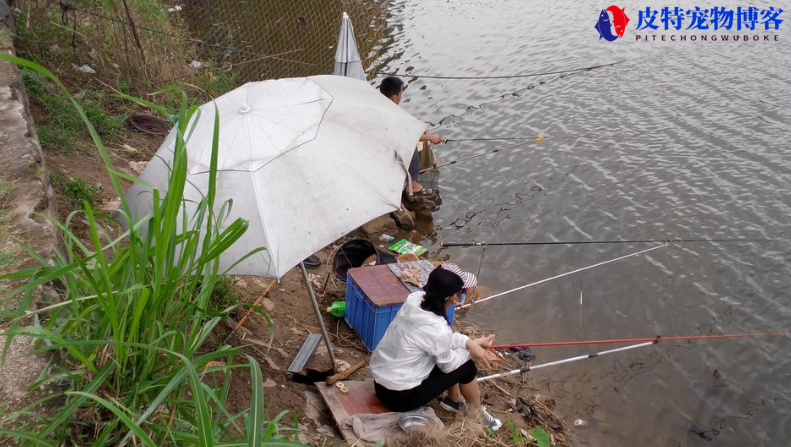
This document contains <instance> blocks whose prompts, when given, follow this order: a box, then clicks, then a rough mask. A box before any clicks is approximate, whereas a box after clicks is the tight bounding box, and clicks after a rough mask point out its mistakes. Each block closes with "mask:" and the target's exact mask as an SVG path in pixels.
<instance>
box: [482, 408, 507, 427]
mask: <svg viewBox="0 0 791 447" xmlns="http://www.w3.org/2000/svg"><path fill="white" fill-rule="evenodd" d="M481 415H482V416H483V423H484V424H486V426H487V427H489V429H490V430H492V431H497V430H499V429H500V427H502V426H503V423H502V421H500V420H499V419H497V418H496V417H494V416H492V415H491V414H489V412H488V411H486V407H481Z"/></svg>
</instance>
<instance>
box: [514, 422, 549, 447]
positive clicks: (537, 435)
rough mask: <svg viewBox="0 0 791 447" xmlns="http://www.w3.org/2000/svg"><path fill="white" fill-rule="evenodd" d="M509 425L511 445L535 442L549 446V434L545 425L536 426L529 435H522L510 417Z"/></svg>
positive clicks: (540, 446)
mask: <svg viewBox="0 0 791 447" xmlns="http://www.w3.org/2000/svg"><path fill="white" fill-rule="evenodd" d="M508 425H509V426H510V427H511V445H521V444H528V445H533V444H535V445H538V447H549V435H548V434H547V432H546V430H544V428H543V427H536V428H534V429H532V430H530V431H529V432H528V436H522V434H521V433H520V432H519V428H518V427H517V426H516V423H514V421H513V420H511V419H510V418H509V419H508Z"/></svg>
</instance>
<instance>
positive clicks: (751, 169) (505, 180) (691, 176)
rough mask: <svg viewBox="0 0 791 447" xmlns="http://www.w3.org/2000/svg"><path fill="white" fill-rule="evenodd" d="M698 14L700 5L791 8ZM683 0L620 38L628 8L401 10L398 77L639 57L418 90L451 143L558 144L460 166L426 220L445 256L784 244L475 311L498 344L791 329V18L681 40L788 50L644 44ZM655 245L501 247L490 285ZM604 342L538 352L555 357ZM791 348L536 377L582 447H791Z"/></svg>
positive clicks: (466, 262) (530, 294)
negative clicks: (647, 26) (603, 29)
mask: <svg viewBox="0 0 791 447" xmlns="http://www.w3.org/2000/svg"><path fill="white" fill-rule="evenodd" d="M693 3H694V5H693ZM693 3H690V2H683V6H684V7H691V6H700V7H701V8H702V9H703V8H710V7H713V6H715V5H716V6H726V7H728V8H731V9H734V10H735V9H736V7H738V6H742V7H748V6H757V7H758V8H759V9H763V8H768V7H769V6H774V7H775V8H776V9H777V8H782V7H783V6H786V5H782V4H781V2H774V3H773V2H771V1H749V2H743V3H738V2H733V1H725V2H711V1H700V2H697V3H695V2H693ZM681 4H682V3H681V2H676V3H672V2H671V3H656V2H654V3H645V2H629V3H627V4H626V5H625V6H626V14H627V15H628V16H629V17H630V19H631V21H630V22H629V24H628V26H627V31H626V35H625V36H624V38H622V39H619V40H616V41H614V42H606V41H605V40H603V39H602V40H597V38H598V33H597V31H596V30H595V29H594V25H595V23H596V20H597V18H598V14H599V11H600V10H601V9H602V8H606V7H607V6H609V3H596V2H592V1H588V0H586V1H562V2H526V1H517V0H501V1H497V2H491V1H486V2H480V1H471V0H442V1H438V0H422V1H420V2H417V1H395V2H393V4H392V5H391V11H390V12H391V17H390V18H389V26H390V27H391V32H392V35H391V38H392V42H393V44H392V45H391V46H390V47H389V49H388V50H387V54H385V55H384V56H383V57H382V58H381V59H380V60H382V61H387V62H383V63H382V66H380V67H379V69H380V70H381V71H384V72H399V73H404V72H405V71H407V70H410V71H411V72H412V73H413V74H426V75H435V76H495V75H512V74H525V73H540V72H555V71H560V70H570V69H575V68H582V67H589V66H595V65H601V64H609V63H613V62H618V61H625V62H623V63H620V64H617V65H613V66H610V67H603V68H598V69H595V70H590V71H582V72H578V73H574V74H570V75H565V76H564V75H547V76H540V77H531V78H511V79H492V80H443V79H423V78H410V77H405V79H406V80H407V81H408V83H409V87H408V89H407V92H406V94H405V98H406V100H407V102H406V103H404V104H403V106H404V107H405V108H406V109H407V110H409V111H410V112H412V113H413V114H414V115H415V116H417V117H418V118H420V119H423V120H425V121H430V122H432V123H435V124H436V125H437V132H438V133H440V134H441V135H443V136H444V137H446V138H456V139H461V138H493V137H535V136H536V135H538V134H543V135H545V137H546V139H545V140H544V141H543V142H541V143H540V144H539V145H530V146H527V147H524V148H519V149H511V150H508V151H503V152H501V153H498V154H495V155H491V156H486V157H480V158H477V159H474V160H471V161H468V162H464V163H459V164H457V165H454V166H452V167H449V168H443V169H442V170H441V174H440V178H439V180H440V185H441V188H442V198H443V203H442V205H441V207H440V209H438V210H437V211H436V212H435V213H433V215H432V216H431V218H429V219H428V220H424V221H423V222H422V225H423V229H424V230H425V232H426V233H427V235H428V236H429V239H430V240H427V241H426V245H429V246H430V247H431V249H432V250H433V251H434V252H435V253H436V252H437V250H439V241H469V240H472V239H475V240H479V241H481V240H483V241H490V242H502V241H546V240H558V241H568V240H610V239H621V240H626V239H646V238H647V239H668V238H768V239H775V240H777V241H776V242H752V243H740V244H736V243H695V244H692V243H688V244H679V245H672V246H670V247H667V248H662V249H658V250H655V251H653V252H651V253H649V254H647V255H641V256H638V257H633V258H629V259H628V260H624V261H619V262H617V263H613V264H608V265H606V266H603V267H599V268H596V269H593V270H589V271H586V272H584V273H583V274H576V275H572V276H568V277H565V278H562V279H559V280H556V281H552V282H549V283H546V284H544V285H541V286H536V287H533V288H529V289H526V290H523V291H521V292H516V293H513V294H511V295H508V296H505V297H503V298H500V299H497V300H493V301H491V302H489V303H486V304H481V305H480V306H479V307H477V308H473V309H472V310H471V311H470V312H469V313H468V314H467V317H468V318H470V319H471V320H472V321H474V322H477V323H479V324H481V325H484V326H488V327H493V328H497V334H498V341H499V342H517V343H519V342H541V341H559V340H584V339H604V338H623V337H650V336H653V335H657V334H661V335H665V336H670V335H696V334H720V333H742V332H762V331H768V330H771V331H785V330H788V329H789V323H788V322H789V319H791V307H789V304H790V303H791V256H790V252H791V232H790V231H789V225H791V199H789V195H788V191H789V188H790V187H791V151H789V141H791V21H789V20H788V19H791V11H786V12H784V13H783V14H782V15H781V16H780V18H784V19H786V20H787V21H785V22H783V23H782V24H781V26H780V30H778V31H768V32H765V31H763V25H759V27H758V29H760V31H747V32H746V33H745V32H744V30H742V31H741V32H736V31H735V26H734V31H730V32H726V33H722V32H712V31H711V30H709V31H706V32H702V31H698V32H692V30H688V31H685V30H684V29H683V28H686V25H687V23H688V22H684V27H683V28H682V30H681V31H667V32H664V34H666V35H667V36H668V37H667V39H670V37H669V36H670V35H671V34H675V35H676V36H677V37H676V38H677V39H678V38H679V37H678V36H681V35H686V36H688V37H687V38H688V39H689V36H691V35H693V34H694V35H697V36H699V35H701V34H706V35H708V36H711V35H712V34H716V35H718V36H719V35H722V34H731V35H733V34H742V35H743V34H749V35H750V36H752V35H759V36H762V35H764V34H768V35H769V36H770V41H763V40H762V41H759V42H754V41H752V40H751V41H749V42H744V41H741V40H740V41H739V42H738V43H734V42H732V41H728V42H722V41H721V40H718V41H716V42H711V41H705V42H702V41H700V40H699V38H698V40H696V41H695V42H691V41H689V40H687V41H686V42H679V41H675V42H671V41H665V42H662V41H661V40H657V41H648V42H646V41H645V40H641V41H636V40H635V36H636V35H637V34H643V35H645V34H657V35H660V36H661V34H663V31H662V30H661V25H660V30H658V31H655V32H653V31H652V32H651V33H646V32H645V31H640V32H638V31H635V27H636V25H637V23H638V12H637V11H638V10H639V9H645V7H647V6H650V7H652V8H653V9H661V8H662V7H664V6H669V7H671V8H672V7H674V6H681ZM619 6H624V5H620V4H619ZM785 9H788V8H785ZM775 35H777V36H778V39H779V41H774V40H773V39H774V37H773V36H775ZM657 39H661V37H657ZM731 39H732V38H731ZM761 39H763V38H762V37H761ZM380 78H381V76H380ZM512 143H514V142H510V143H509V142H497V141H490V142H452V143H448V144H447V145H445V146H441V147H440V148H439V149H438V150H437V156H438V157H439V162H440V163H442V162H445V161H449V160H453V159H456V158H460V157H464V156H469V155H472V154H476V153H481V152H484V151H488V150H493V149H497V148H501V147H505V146H507V145H509V144H512ZM649 247H651V245H649V244H635V245H577V246H530V247H490V248H488V249H487V250H486V256H485V259H484V260H483V263H482V266H481V271H480V280H481V282H482V283H483V284H485V285H487V286H488V287H489V288H491V290H492V292H494V293H496V292H500V291H504V290H508V289H511V288H514V287H517V286H520V285H523V284H527V283H529V282H533V281H536V280H539V279H543V278H546V277H549V276H553V275H556V274H559V273H562V272H566V271H569V270H573V269H576V268H579V267H584V266H588V265H591V264H594V263H596V262H599V261H603V260H607V259H612V258H615V257H618V256H621V255H625V254H629V253H633V252H636V251H639V250H641V249H645V248H649ZM439 252H440V253H441V254H442V255H446V256H449V257H450V258H451V259H453V260H454V261H455V262H458V263H459V264H460V265H462V266H463V267H465V268H467V269H469V270H472V271H476V270H477V269H478V264H479V262H480V259H481V249H480V248H475V249H471V248H464V249H462V248H448V249H444V250H440V251H439ZM580 292H582V297H583V300H582V302H583V304H582V307H581V308H580ZM609 346H610V347H611V346H612V345H609ZM599 347H600V348H601V349H606V348H607V346H599ZM599 347H591V348H584V349H583V348H578V347H572V348H536V349H535V351H536V353H537V354H538V355H539V359H538V362H546V361H551V360H555V359H560V358H564V357H569V356H572V355H579V354H581V353H587V352H592V350H596V348H599ZM789 353H791V340H789V339H783V338H773V339H769V338H755V339H737V340H723V341H705V342H701V341H698V342H694V343H689V342H665V343H662V344H660V345H657V346H655V347H648V348H642V349H641V350H633V351H628V352H625V353H622V354H615V355H612V356H608V357H601V358H597V359H592V360H585V361H583V362H578V363H575V364H569V365H565V366H560V367H557V368H554V369H552V370H549V369H547V370H544V371H537V372H536V373H534V380H535V383H536V386H537V387H539V388H540V389H543V390H544V391H543V392H542V393H543V394H544V395H546V396H551V397H553V398H555V399H557V401H558V405H559V407H560V411H561V413H562V414H565V415H567V416H568V417H569V419H570V421H573V420H574V419H577V418H580V419H583V420H585V421H587V422H588V424H589V425H588V426H587V427H584V428H580V429H577V430H576V435H575V437H576V441H577V443H578V444H579V445H591V446H604V445H609V446H698V445H722V446H748V445H786V444H787V442H788V441H787V438H788V437H789V436H791V401H790V400H791V393H790V392H789V385H788V384H789V383H791V368H790V367H791V360H789V358H791V356H789ZM570 421H569V422H570Z"/></svg>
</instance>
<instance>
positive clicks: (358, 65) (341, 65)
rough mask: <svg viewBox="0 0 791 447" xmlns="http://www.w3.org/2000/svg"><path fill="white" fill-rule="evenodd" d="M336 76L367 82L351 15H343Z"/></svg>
mask: <svg viewBox="0 0 791 447" xmlns="http://www.w3.org/2000/svg"><path fill="white" fill-rule="evenodd" d="M333 74H334V75H338V76H348V77H350V78H357V79H360V80H363V81H365V80H366V78H365V70H363V63H362V62H361V61H360V53H359V52H358V51H357V40H356V39H355V38H354V27H353V26H352V21H351V19H350V18H349V15H348V14H346V13H345V12H344V13H343V19H342V20H341V32H340V35H338V49H337V50H335V71H334V72H333Z"/></svg>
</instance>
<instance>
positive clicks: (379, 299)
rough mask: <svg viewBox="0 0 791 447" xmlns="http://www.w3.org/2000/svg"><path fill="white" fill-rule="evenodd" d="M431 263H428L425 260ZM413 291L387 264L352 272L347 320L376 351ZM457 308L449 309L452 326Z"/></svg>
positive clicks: (366, 343)
mask: <svg viewBox="0 0 791 447" xmlns="http://www.w3.org/2000/svg"><path fill="white" fill-rule="evenodd" d="M423 262H428V261H423ZM410 293H411V292H410V291H409V289H407V287H406V286H405V285H404V284H403V283H402V282H401V280H400V279H398V277H396V275H395V274H393V272H392V271H391V270H390V268H388V266H387V265H375V266H370V267H358V268H352V269H349V271H348V272H347V279H346V312H345V314H344V319H345V320H346V322H347V323H348V324H349V326H351V327H352V329H354V332H356V333H357V335H359V336H360V338H361V339H362V341H363V344H364V345H365V347H366V348H368V350H369V351H373V350H374V349H375V348H376V345H378V344H379V340H381V339H382V337H383V336H384V335H385V331H386V330H387V326H389V325H390V322H391V321H393V319H394V318H395V316H396V314H397V313H398V309H400V308H401V306H402V305H403V304H404V301H406V298H407V296H409V294H410ZM455 313H456V308H455V306H451V307H450V308H449V309H448V320H449V321H450V322H451V323H452V322H453V317H454V314H455Z"/></svg>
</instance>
